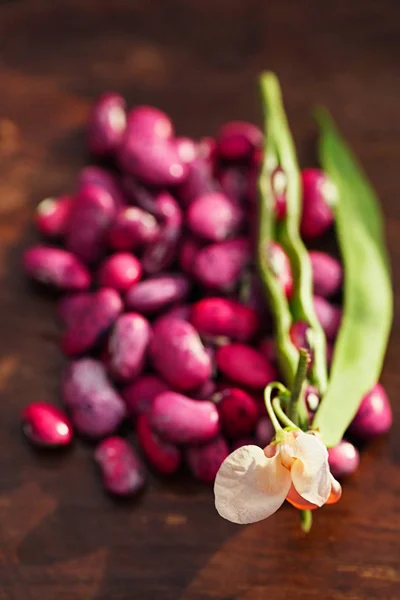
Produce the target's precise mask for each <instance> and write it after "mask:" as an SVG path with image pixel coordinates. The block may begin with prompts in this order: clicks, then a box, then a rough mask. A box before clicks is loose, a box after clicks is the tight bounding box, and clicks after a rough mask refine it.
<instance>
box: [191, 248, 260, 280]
mask: <svg viewBox="0 0 400 600" xmlns="http://www.w3.org/2000/svg"><path fill="white" fill-rule="evenodd" d="M250 260H251V250H250V244H249V241H248V240H247V239H245V238H237V239H235V240H229V241H226V242H219V243H216V244H210V245H208V246H205V247H204V248H202V249H201V250H199V252H198V253H197V255H196V257H195V260H194V264H193V273H194V276H195V278H196V279H197V280H198V281H199V282H200V283H201V284H202V285H204V286H205V287H207V288H210V289H218V290H228V289H231V288H233V287H234V286H235V285H236V284H237V283H238V281H239V278H240V276H241V274H242V272H243V269H244V268H245V267H246V266H247V265H248V264H249V263H250Z"/></svg>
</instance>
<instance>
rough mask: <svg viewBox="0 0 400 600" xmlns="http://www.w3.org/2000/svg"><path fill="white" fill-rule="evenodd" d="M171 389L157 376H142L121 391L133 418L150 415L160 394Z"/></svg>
mask: <svg viewBox="0 0 400 600" xmlns="http://www.w3.org/2000/svg"><path fill="white" fill-rule="evenodd" d="M168 390H169V387H168V386H167V384H166V383H164V381H163V380H162V379H160V378H159V377H157V375H141V376H140V377H139V378H138V379H136V380H135V381H133V382H132V383H129V384H128V385H126V386H125V387H123V388H122V390H121V395H122V398H123V399H124V401H125V404H126V407H127V409H128V412H129V414H130V415H132V416H133V417H137V416H139V415H141V414H142V413H148V412H149V411H150V408H151V406H152V404H153V402H154V399H155V398H156V396H158V395H159V394H162V393H163V392H167V391H168Z"/></svg>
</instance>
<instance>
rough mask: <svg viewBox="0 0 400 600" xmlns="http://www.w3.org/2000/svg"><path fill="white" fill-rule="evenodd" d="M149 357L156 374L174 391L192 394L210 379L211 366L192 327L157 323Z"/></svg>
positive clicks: (174, 321)
mask: <svg viewBox="0 0 400 600" xmlns="http://www.w3.org/2000/svg"><path fill="white" fill-rule="evenodd" d="M150 357H151V360H152V363H153V366H154V368H155V369H156V371H158V372H159V373H160V375H161V376H162V377H163V379H165V381H166V382H167V383H169V384H170V385H171V386H172V387H173V388H175V389H177V390H182V391H184V390H192V389H194V388H196V387H198V386H200V385H202V384H203V383H204V382H205V381H207V380H208V379H210V377H211V372H212V362H211V359H210V356H209V354H208V352H207V350H206V348H205V347H204V346H203V344H202V342H201V340H200V337H199V335H198V333H197V331H196V330H195V329H194V327H193V326H192V325H191V324H190V323H187V322H186V321H182V320H180V319H173V318H170V317H165V318H163V319H159V320H158V321H157V322H156V324H155V325H154V328H153V337H152V340H151V343H150Z"/></svg>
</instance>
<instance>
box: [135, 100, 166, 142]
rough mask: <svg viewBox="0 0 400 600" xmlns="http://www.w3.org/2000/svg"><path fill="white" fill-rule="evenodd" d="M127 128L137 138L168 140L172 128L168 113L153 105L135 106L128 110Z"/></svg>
mask: <svg viewBox="0 0 400 600" xmlns="http://www.w3.org/2000/svg"><path fill="white" fill-rule="evenodd" d="M127 121H128V130H129V133H130V134H132V135H133V136H136V137H137V138H139V139H160V140H168V139H170V138H172V137H173V135H174V129H173V125H172V122H171V120H170V118H169V117H168V115H167V114H166V113H165V112H163V111H162V110H160V109H158V108H155V107H154V106H136V107H135V108H133V109H132V110H130V111H129V112H128V117H127Z"/></svg>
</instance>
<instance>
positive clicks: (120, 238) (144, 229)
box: [108, 206, 160, 251]
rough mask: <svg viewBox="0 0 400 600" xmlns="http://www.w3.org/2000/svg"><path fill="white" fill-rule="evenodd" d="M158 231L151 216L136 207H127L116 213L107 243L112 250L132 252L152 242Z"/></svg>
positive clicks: (155, 222) (156, 224)
mask: <svg viewBox="0 0 400 600" xmlns="http://www.w3.org/2000/svg"><path fill="white" fill-rule="evenodd" d="M159 231H160V228H159V225H158V223H157V221H156V219H155V218H154V217H153V215H151V214H150V213H149V212H146V211H144V210H142V209H141V208H138V207H137V206H129V207H128V208H122V209H121V210H120V211H119V212H118V214H117V216H116V218H115V221H114V222H113V223H112V225H111V227H110V230H109V232H108V243H109V245H110V246H111V248H113V250H120V251H123V250H134V249H136V248H139V247H141V246H143V245H145V244H149V243H151V242H154V241H155V240H156V239H157V236H158V235H159Z"/></svg>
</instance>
